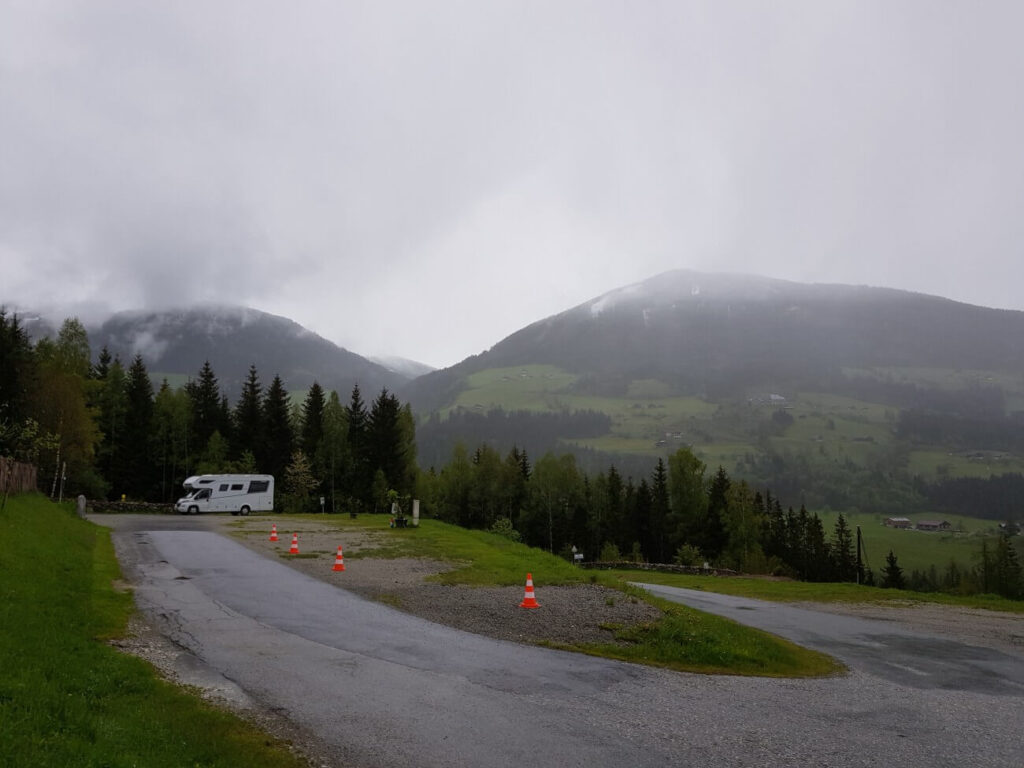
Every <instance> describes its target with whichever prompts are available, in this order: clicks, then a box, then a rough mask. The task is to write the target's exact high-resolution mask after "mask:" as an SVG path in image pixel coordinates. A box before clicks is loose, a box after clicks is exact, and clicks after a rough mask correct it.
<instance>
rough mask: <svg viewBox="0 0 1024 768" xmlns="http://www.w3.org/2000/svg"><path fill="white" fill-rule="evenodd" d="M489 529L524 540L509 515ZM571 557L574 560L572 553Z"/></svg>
mask: <svg viewBox="0 0 1024 768" xmlns="http://www.w3.org/2000/svg"><path fill="white" fill-rule="evenodd" d="M488 530H489V531H490V532H491V533H496V534H498V535H499V536H503V537H505V538H506V539H509V540H511V541H522V540H523V537H522V535H521V534H520V533H519V531H517V530H516V529H515V528H513V527H512V521H511V520H509V519H508V518H507V517H499V518H498V519H497V520H495V521H494V525H492V526H491V527H490V528H489V529H488ZM569 559H570V560H572V556H571V553H570V557H569Z"/></svg>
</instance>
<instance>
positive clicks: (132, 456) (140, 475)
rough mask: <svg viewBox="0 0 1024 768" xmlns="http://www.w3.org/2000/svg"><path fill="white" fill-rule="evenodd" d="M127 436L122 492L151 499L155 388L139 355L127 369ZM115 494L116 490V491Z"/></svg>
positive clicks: (153, 480)
mask: <svg viewBox="0 0 1024 768" xmlns="http://www.w3.org/2000/svg"><path fill="white" fill-rule="evenodd" d="M125 400H126V402H127V411H126V412H125V420H124V432H123V433H122V437H121V441H120V444H121V447H122V451H123V456H124V467H125V475H124V478H123V480H124V487H123V492H124V493H127V494H129V495H130V496H132V497H134V498H137V499H147V500H148V499H149V498H151V495H152V493H153V490H154V486H155V479H156V478H155V477H154V471H153V470H154V462H153V456H152V453H153V384H152V382H151V381H150V380H149V373H147V371H146V366H145V364H144V363H143V362H142V356H141V355H136V356H135V359H134V360H132V364H131V366H130V367H129V368H128V378H127V381H126V383H125ZM113 490H114V492H115V493H117V492H118V489H117V488H114V489H113Z"/></svg>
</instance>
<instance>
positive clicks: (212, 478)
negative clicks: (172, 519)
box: [174, 475, 274, 515]
mask: <svg viewBox="0 0 1024 768" xmlns="http://www.w3.org/2000/svg"><path fill="white" fill-rule="evenodd" d="M184 487H185V496H183V497H182V498H180V499H178V502H177V503H176V504H175V505H174V508H175V509H176V510H177V511H178V512H179V513H181V514H183V515H186V514H188V515H197V514H199V513H200V512H230V513H231V514H232V515H248V514H249V513H250V512H273V510H274V477H273V475H194V476H192V477H190V478H188V479H187V480H185V482H184Z"/></svg>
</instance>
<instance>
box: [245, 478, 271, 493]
mask: <svg viewBox="0 0 1024 768" xmlns="http://www.w3.org/2000/svg"><path fill="white" fill-rule="evenodd" d="M269 487H270V482H269V481H267V480H251V481H250V482H249V493H266V492H267V488H269Z"/></svg>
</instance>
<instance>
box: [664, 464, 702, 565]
mask: <svg viewBox="0 0 1024 768" xmlns="http://www.w3.org/2000/svg"><path fill="white" fill-rule="evenodd" d="M704 471H705V465H704V462H703V461H701V460H700V459H698V458H697V457H696V456H695V455H694V454H693V451H691V450H690V449H689V448H680V449H679V450H678V451H676V452H675V453H673V454H672V455H671V456H669V457H668V489H669V498H670V499H671V505H672V517H671V522H670V524H669V528H670V530H671V532H672V540H671V541H670V543H669V549H670V550H671V551H673V552H674V551H675V550H676V548H677V547H678V546H679V545H680V544H683V543H684V542H686V541H688V540H689V539H690V537H692V536H695V535H696V533H697V531H698V529H699V528H700V524H701V522H700V521H701V519H702V518H703V516H704V511H705V510H706V509H707V504H708V497H707V494H706V493H705V489H704ZM691 543H693V542H691Z"/></svg>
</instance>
